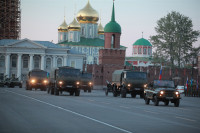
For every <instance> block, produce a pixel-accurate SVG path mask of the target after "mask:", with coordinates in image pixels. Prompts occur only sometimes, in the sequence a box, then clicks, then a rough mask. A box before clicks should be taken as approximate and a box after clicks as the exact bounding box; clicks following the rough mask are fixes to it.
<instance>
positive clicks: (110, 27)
mask: <svg viewBox="0 0 200 133" xmlns="http://www.w3.org/2000/svg"><path fill="white" fill-rule="evenodd" d="M104 32H114V33H121V26H120V25H119V24H118V23H117V22H116V21H115V7H114V2H113V10H112V16H111V21H110V22H109V23H108V24H106V26H105V28H104Z"/></svg>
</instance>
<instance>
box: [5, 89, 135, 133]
mask: <svg viewBox="0 0 200 133" xmlns="http://www.w3.org/2000/svg"><path fill="white" fill-rule="evenodd" d="M5 91H7V92H10V93H13V94H16V95H19V96H23V97H26V98H29V99H32V100H35V101H37V102H40V103H43V104H46V105H49V106H52V107H55V108H58V109H61V110H64V111H66V112H69V113H72V114H75V115H78V116H81V117H83V118H86V119H89V120H92V121H95V122H97V123H100V124H103V125H106V126H108V127H111V128H114V129H117V130H120V131H122V132H125V133H133V132H131V131H128V130H125V129H123V128H119V127H116V126H113V125H111V124H108V123H106V122H103V121H100V120H97V119H94V118H92V117H89V116H86V115H83V114H80V113H77V112H74V111H71V110H68V109H65V108H62V107H60V106H57V105H54V104H51V103H47V102H44V101H41V100H38V99H36V98H33V97H29V96H26V95H23V94H20V93H16V92H13V91H8V90H5Z"/></svg>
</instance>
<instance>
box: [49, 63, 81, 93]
mask: <svg viewBox="0 0 200 133" xmlns="http://www.w3.org/2000/svg"><path fill="white" fill-rule="evenodd" d="M50 78H51V81H50V87H49V90H48V93H51V94H52V95H53V94H55V95H59V94H62V92H63V91H66V92H69V94H70V95H74V94H75V96H79V95H80V69H75V68H73V67H68V66H63V67H58V68H56V69H53V70H52V71H51V73H50Z"/></svg>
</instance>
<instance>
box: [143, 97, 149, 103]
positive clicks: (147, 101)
mask: <svg viewBox="0 0 200 133" xmlns="http://www.w3.org/2000/svg"><path fill="white" fill-rule="evenodd" d="M144 100H145V104H146V105H148V104H149V103H150V99H148V98H147V97H146V96H145V98H144Z"/></svg>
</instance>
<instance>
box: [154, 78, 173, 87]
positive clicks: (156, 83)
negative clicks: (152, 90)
mask: <svg viewBox="0 0 200 133" xmlns="http://www.w3.org/2000/svg"><path fill="white" fill-rule="evenodd" d="M153 86H154V87H169V88H174V82H173V81H170V80H154V84H153Z"/></svg>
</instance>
